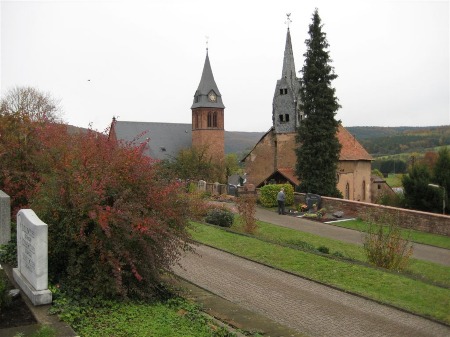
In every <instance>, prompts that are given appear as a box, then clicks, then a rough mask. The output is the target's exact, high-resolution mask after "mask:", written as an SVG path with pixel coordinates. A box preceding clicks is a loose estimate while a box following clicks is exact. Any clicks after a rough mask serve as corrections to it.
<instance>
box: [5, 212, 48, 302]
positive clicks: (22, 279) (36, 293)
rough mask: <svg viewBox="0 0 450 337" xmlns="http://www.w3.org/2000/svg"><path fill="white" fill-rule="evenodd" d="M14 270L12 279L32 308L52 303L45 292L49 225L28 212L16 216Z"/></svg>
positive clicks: (46, 288) (46, 289)
mask: <svg viewBox="0 0 450 337" xmlns="http://www.w3.org/2000/svg"><path fill="white" fill-rule="evenodd" d="M17 265H18V267H17V268H14V270H13V274H14V280H15V281H16V282H17V283H18V284H19V286H20V288H21V289H22V290H23V291H24V292H25V294H27V296H28V298H29V299H30V300H31V302H32V303H33V304H34V305H42V304H49V303H51V302H52V293H51V292H50V290H48V226H47V224H45V223H44V222H42V221H41V220H40V219H39V218H38V216H37V215H36V213H34V212H33V210H31V209H22V210H20V211H19V213H17Z"/></svg>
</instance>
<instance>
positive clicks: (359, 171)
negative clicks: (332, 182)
mask: <svg viewBox="0 0 450 337" xmlns="http://www.w3.org/2000/svg"><path fill="white" fill-rule="evenodd" d="M338 171H339V180H338V185H337V188H338V189H339V191H341V193H342V196H343V197H344V199H348V200H356V201H365V202H370V201H371V181H370V175H371V162H370V161H352V160H347V161H340V162H339V165H338ZM347 184H348V187H347Z"/></svg>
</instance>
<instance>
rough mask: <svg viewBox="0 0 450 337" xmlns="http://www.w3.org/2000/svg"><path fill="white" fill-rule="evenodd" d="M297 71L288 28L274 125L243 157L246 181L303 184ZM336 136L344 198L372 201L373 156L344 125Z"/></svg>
mask: <svg viewBox="0 0 450 337" xmlns="http://www.w3.org/2000/svg"><path fill="white" fill-rule="evenodd" d="M296 74H297V73H296V71H295V63H294V54H293V51H292V42H291V33H290V30H289V28H288V30H287V35H286V46H285V50H284V59H283V69H282V73H281V79H279V80H278V81H277V83H276V86H275V93H274V97H273V104H272V123H273V125H272V127H271V128H270V129H269V131H267V132H266V133H265V134H264V135H263V137H262V138H261V139H260V140H259V142H258V143H257V144H256V145H255V146H254V148H253V149H252V150H251V151H250V152H249V153H248V154H247V155H246V156H245V157H244V158H243V159H242V162H244V164H245V170H246V174H247V176H246V177H247V183H249V184H253V185H255V186H256V187H261V186H264V185H265V184H268V183H273V182H275V183H290V184H292V185H294V186H298V185H299V184H300V181H299V180H298V178H297V176H296V174H295V166H296V161H297V157H296V154H295V148H296V147H297V144H296V141H295V136H296V132H297V127H298V126H299V125H300V123H301V122H302V120H303V118H304V115H303V113H302V111H300V107H299V106H300V101H299V100H300V98H299V96H300V95H299V91H300V86H301V84H300V80H299V78H297V76H296ZM337 137H338V139H339V142H340V143H341V145H342V149H341V153H340V158H339V164H338V172H336V174H337V176H338V186H337V187H338V189H339V190H340V191H341V193H342V195H343V196H344V198H345V199H349V200H359V201H366V202H370V186H371V181H370V178H371V161H372V157H371V156H370V155H369V153H367V151H366V150H365V149H364V148H363V147H362V145H361V144H360V143H359V142H358V141H357V140H356V139H355V138H354V137H353V136H352V135H351V134H350V133H349V132H348V131H347V130H346V129H345V128H344V127H343V126H342V125H341V126H339V130H338V133H337Z"/></svg>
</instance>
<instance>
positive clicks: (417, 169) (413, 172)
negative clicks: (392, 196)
mask: <svg viewBox="0 0 450 337" xmlns="http://www.w3.org/2000/svg"><path fill="white" fill-rule="evenodd" d="M431 178H432V177H431V173H430V171H429V169H428V167H427V166H426V165H425V164H423V163H419V164H416V165H414V166H412V168H411V169H410V170H409V173H408V174H407V175H404V176H403V179H402V184H403V188H404V194H405V204H406V207H408V208H411V209H415V210H419V211H425V212H439V211H440V210H441V211H442V208H440V207H439V205H442V203H439V191H437V190H436V189H435V188H432V187H430V186H428V184H430V183H431V181H432V179H431ZM441 202H442V199H441Z"/></svg>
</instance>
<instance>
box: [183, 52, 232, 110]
mask: <svg viewBox="0 0 450 337" xmlns="http://www.w3.org/2000/svg"><path fill="white" fill-rule="evenodd" d="M200 107H204V108H225V106H224V105H223V103H222V95H221V94H220V91H219V88H218V87H217V84H216V81H214V75H213V72H212V69H211V64H210V62H209V56H208V49H206V59H205V64H204V66H203V72H202V78H201V79H200V83H199V85H198V88H197V91H196V92H195V95H194V103H193V104H192V107H191V109H193V108H200Z"/></svg>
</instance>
